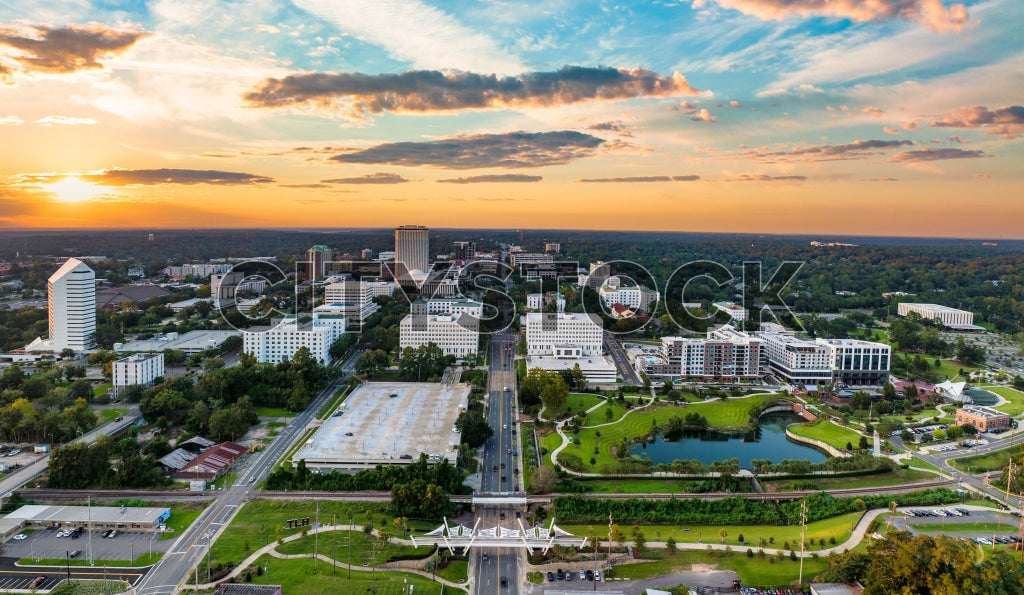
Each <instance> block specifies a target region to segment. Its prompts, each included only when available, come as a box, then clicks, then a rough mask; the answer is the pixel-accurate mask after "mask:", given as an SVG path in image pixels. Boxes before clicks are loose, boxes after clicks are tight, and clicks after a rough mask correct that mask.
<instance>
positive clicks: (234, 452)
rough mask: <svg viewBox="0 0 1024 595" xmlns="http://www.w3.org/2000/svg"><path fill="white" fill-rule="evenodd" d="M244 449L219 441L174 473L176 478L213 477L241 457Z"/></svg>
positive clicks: (232, 443)
mask: <svg viewBox="0 0 1024 595" xmlns="http://www.w3.org/2000/svg"><path fill="white" fill-rule="evenodd" d="M246 450H248V449H246V448H245V447H244V446H242V445H241V444H235V443H234V442H221V443H220V444H218V445H217V446H212V447H210V448H207V449H206V450H204V451H203V452H202V453H201V454H200V455H199V456H198V457H196V458H195V459H193V460H192V461H190V462H189V463H188V465H186V466H185V467H182V468H181V470H180V471H178V472H177V473H175V474H174V477H175V478H176V479H213V478H214V477H217V476H218V475H220V474H221V473H223V472H224V471H227V470H228V469H230V468H231V466H232V465H234V464H235V461H237V460H238V459H240V458H242V455H244V454H245V453H246Z"/></svg>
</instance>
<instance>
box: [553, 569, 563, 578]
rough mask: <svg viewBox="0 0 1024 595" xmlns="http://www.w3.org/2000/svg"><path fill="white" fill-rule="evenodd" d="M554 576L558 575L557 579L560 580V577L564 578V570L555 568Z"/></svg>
mask: <svg viewBox="0 0 1024 595" xmlns="http://www.w3.org/2000/svg"><path fill="white" fill-rule="evenodd" d="M555 576H557V577H558V580H562V579H564V578H565V572H564V571H563V570H562V569H561V568H559V569H558V570H557V571H556V572H555Z"/></svg>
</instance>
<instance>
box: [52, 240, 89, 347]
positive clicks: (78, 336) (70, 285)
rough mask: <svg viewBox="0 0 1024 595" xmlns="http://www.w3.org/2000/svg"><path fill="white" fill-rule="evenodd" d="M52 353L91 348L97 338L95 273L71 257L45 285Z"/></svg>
mask: <svg viewBox="0 0 1024 595" xmlns="http://www.w3.org/2000/svg"><path fill="white" fill-rule="evenodd" d="M46 289H47V300H48V306H49V322H50V342H51V343H52V345H53V347H52V349H53V351H55V352H59V351H62V350H64V349H74V350H75V351H84V350H86V349H91V348H92V347H93V345H94V343H95V336H96V273H95V272H94V271H93V270H92V269H91V268H89V265H87V264H85V263H84V262H82V261H81V260H78V259H77V258H70V259H68V261H67V262H65V263H64V264H63V265H62V266H61V267H60V268H59V269H57V272H56V273H54V274H53V275H51V276H50V278H49V280H48V281H47V282H46Z"/></svg>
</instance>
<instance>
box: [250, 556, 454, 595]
mask: <svg viewBox="0 0 1024 595" xmlns="http://www.w3.org/2000/svg"><path fill="white" fill-rule="evenodd" d="M256 563H257V564H259V565H260V566H265V567H266V568H267V572H266V573H264V574H263V575H262V576H254V577H253V579H252V582H253V583H255V584H273V585H281V586H282V591H283V592H284V593H302V594H303V595H335V594H337V593H377V595H404V594H406V593H408V592H409V585H412V586H413V589H414V592H415V593H416V594H417V595H420V594H424V593H426V594H429V595H433V594H438V593H441V584H440V583H435V582H432V581H431V580H430V579H429V578H424V577H421V576H419V575H415V574H410V573H404V572H381V571H379V570H378V571H376V572H371V571H370V569H365V570H363V571H357V570H353V571H352V578H351V579H348V578H346V577H347V576H348V571H347V570H345V569H342V568H337V569H335V568H334V567H332V565H330V564H327V563H326V562H322V561H321V562H319V563H316V562H314V561H313V560H312V559H309V558H303V559H300V560H279V559H277V558H272V557H270V556H263V557H261V558H260V559H259V560H257V561H256ZM445 591H447V592H449V593H450V592H452V589H451V587H448V588H446V589H445Z"/></svg>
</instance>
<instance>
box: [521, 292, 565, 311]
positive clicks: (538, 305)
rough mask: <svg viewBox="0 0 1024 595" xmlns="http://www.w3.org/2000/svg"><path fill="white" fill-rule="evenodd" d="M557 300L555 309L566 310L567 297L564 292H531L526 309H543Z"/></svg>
mask: <svg viewBox="0 0 1024 595" xmlns="http://www.w3.org/2000/svg"><path fill="white" fill-rule="evenodd" d="M552 301H553V302H555V309H556V310H557V311H558V312H565V298H564V297H562V294H560V293H556V292H554V291H549V292H548V293H531V294H528V295H527V296H526V309H527V310H538V311H539V310H543V309H544V307H545V306H546V305H547V304H549V303H551V302H552Z"/></svg>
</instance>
